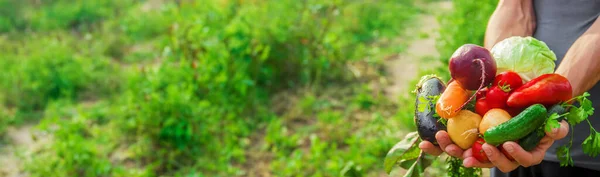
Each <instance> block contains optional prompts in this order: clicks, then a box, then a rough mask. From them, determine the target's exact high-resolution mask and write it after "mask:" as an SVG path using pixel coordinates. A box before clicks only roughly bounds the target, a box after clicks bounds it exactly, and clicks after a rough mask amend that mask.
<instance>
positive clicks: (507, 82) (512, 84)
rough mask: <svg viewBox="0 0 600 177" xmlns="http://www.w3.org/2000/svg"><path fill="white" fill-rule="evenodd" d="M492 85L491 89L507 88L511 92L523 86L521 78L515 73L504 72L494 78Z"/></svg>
mask: <svg viewBox="0 0 600 177" xmlns="http://www.w3.org/2000/svg"><path fill="white" fill-rule="evenodd" d="M492 84H493V85H492V86H493V87H496V86H500V87H504V86H508V87H509V88H510V91H513V90H516V89H517V88H519V87H521V85H523V79H521V76H519V74H517V73H515V72H512V71H504V72H502V73H500V74H498V75H497V76H496V78H495V79H494V82H493V83H492Z"/></svg>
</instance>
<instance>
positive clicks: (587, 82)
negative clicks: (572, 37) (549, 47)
mask: <svg viewBox="0 0 600 177" xmlns="http://www.w3.org/2000/svg"><path fill="white" fill-rule="evenodd" d="M556 73H558V74H561V75H563V76H565V77H566V78H567V79H569V81H570V82H571V85H572V86H573V95H574V96H575V95H581V94H582V93H583V92H585V91H587V90H589V89H591V88H592V87H593V86H594V85H595V84H596V83H597V82H598V81H599V80H600V18H598V19H596V21H595V22H594V24H592V26H591V27H590V28H589V29H588V30H587V31H586V32H585V33H583V34H582V35H581V36H580V37H579V38H578V39H577V40H576V41H575V43H573V45H572V46H571V48H569V51H567V54H566V55H565V58H564V59H563V61H562V62H561V63H560V65H559V66H558V69H557V70H556Z"/></svg>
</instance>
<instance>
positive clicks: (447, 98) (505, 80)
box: [384, 37, 600, 176]
mask: <svg viewBox="0 0 600 177" xmlns="http://www.w3.org/2000/svg"><path fill="white" fill-rule="evenodd" d="M555 60H556V56H555V55H554V53H553V52H552V51H551V50H550V49H549V48H548V46H546V44H545V43H544V42H542V41H539V40H537V39H535V38H532V37H511V38H508V39H505V40H503V41H501V42H500V43H498V44H496V45H495V46H494V48H492V50H491V52H490V51H488V50H487V49H485V48H483V47H480V46H477V45H473V44H466V45H463V46H461V47H460V48H458V49H457V50H456V52H455V53H454V54H453V55H452V57H451V58H450V61H449V70H450V75H451V76H452V79H451V80H450V81H448V84H447V85H446V84H445V83H444V82H443V81H442V79H440V78H438V77H436V76H435V75H426V76H423V77H422V78H421V81H420V82H419V84H418V85H417V88H416V90H415V93H416V96H417V97H416V108H415V123H416V126H417V129H418V131H417V132H416V133H409V134H408V135H407V136H406V138H405V139H404V140H402V141H401V142H399V143H398V144H396V145H395V146H394V147H393V148H392V149H391V150H390V151H389V153H388V155H387V156H386V159H385V162H384V166H385V169H386V171H387V172H388V173H390V172H391V170H392V169H393V168H394V167H396V166H400V167H402V168H405V169H407V170H408V171H407V173H406V175H405V176H420V175H421V174H422V173H423V171H424V169H425V168H426V167H427V166H428V165H430V164H431V161H432V160H433V159H435V157H433V156H430V155H427V154H425V153H424V152H422V151H421V150H420V149H419V148H418V144H419V143H420V142H421V141H430V142H432V143H433V144H434V145H437V142H436V139H435V134H436V133H437V132H438V131H440V130H446V131H447V132H448V135H449V136H450V139H451V140H452V141H453V142H454V144H456V145H458V146H459V147H460V148H462V149H464V150H466V149H469V148H473V149H472V152H473V156H474V157H475V158H476V159H477V160H479V161H480V162H488V159H487V156H486V155H485V153H484V152H483V150H482V149H481V146H482V145H483V144H485V143H488V144H490V145H494V146H498V147H499V149H500V150H501V151H502V152H503V153H504V154H505V156H506V157H507V158H508V159H511V160H513V159H512V157H510V155H509V154H508V153H506V151H504V150H503V149H502V148H501V147H502V146H501V145H502V144H503V143H504V142H507V141H514V142H518V143H519V145H520V146H521V147H523V149H524V150H527V151H530V150H532V149H534V148H535V147H536V146H537V145H538V144H539V142H540V140H541V139H542V138H543V137H544V136H545V131H547V132H550V131H551V130H552V129H554V128H558V127H560V124H559V121H562V120H563V119H564V120H566V121H568V122H569V124H570V126H571V129H570V130H571V131H573V126H575V125H576V124H579V123H581V122H583V121H587V122H588V124H589V125H590V130H591V131H590V133H591V134H590V135H589V137H588V138H587V139H586V140H585V141H584V142H583V144H582V146H583V150H584V153H585V154H587V155H590V156H593V157H595V156H597V155H598V154H599V153H600V134H599V133H598V132H596V130H595V129H594V128H593V127H592V126H591V124H590V123H589V120H587V118H588V116H590V115H592V114H593V112H594V108H593V107H592V106H591V104H592V103H591V101H590V100H588V99H587V97H588V96H589V93H587V92H586V93H584V94H583V95H580V96H575V97H573V95H572V92H573V90H572V87H571V84H570V83H569V80H567V78H565V77H563V76H561V75H559V74H554V73H553V72H554V67H555V65H554V62H555ZM572 139H573V138H572V136H571V143H569V144H568V145H564V146H561V147H559V149H558V150H557V157H558V159H559V160H560V161H561V166H567V165H573V161H572V159H571V158H570V154H569V149H570V147H571V145H572V144H573V143H572ZM448 162H449V163H450V165H449V174H450V176H464V174H461V173H465V170H467V171H468V169H464V167H462V166H461V167H460V168H458V167H457V164H460V165H462V162H461V160H460V159H456V158H453V157H451V159H449V160H448ZM460 165H458V166H460ZM461 168H463V169H461Z"/></svg>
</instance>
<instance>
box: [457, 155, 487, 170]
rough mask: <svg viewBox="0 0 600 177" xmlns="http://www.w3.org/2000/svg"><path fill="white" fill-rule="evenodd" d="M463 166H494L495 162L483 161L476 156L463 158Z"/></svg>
mask: <svg viewBox="0 0 600 177" xmlns="http://www.w3.org/2000/svg"><path fill="white" fill-rule="evenodd" d="M463 166H465V167H467V168H471V167H477V168H492V167H494V164H492V163H489V162H487V163H483V162H480V161H479V160H477V159H476V158H475V157H467V158H465V159H464V160H463Z"/></svg>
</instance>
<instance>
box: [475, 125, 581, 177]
mask: <svg viewBox="0 0 600 177" xmlns="http://www.w3.org/2000/svg"><path fill="white" fill-rule="evenodd" d="M568 133H569V124H568V123H567V122H566V121H564V120H563V121H562V122H561V123H560V127H559V128H556V129H554V130H552V132H546V136H545V137H544V138H542V140H541V141H540V144H539V145H538V146H537V147H535V149H533V150H532V151H531V152H527V151H525V150H524V149H523V148H521V146H519V144H517V143H515V142H512V141H509V142H506V143H504V144H502V147H503V148H504V149H505V150H506V151H507V152H508V154H510V155H511V156H512V157H513V158H514V159H515V161H511V160H508V158H506V157H505V156H504V154H502V152H500V150H498V148H496V147H494V146H492V145H489V144H487V143H486V144H484V145H483V146H482V148H483V151H485V153H486V155H487V156H488V159H489V160H490V162H488V163H482V162H479V161H478V160H477V159H475V157H473V153H472V150H471V149H468V150H467V152H465V155H464V156H463V157H464V160H463V165H464V166H465V167H479V168H491V167H497V168H498V169H499V170H500V171H502V172H505V173H506V172H510V171H513V170H515V169H517V168H518V167H519V166H524V167H530V166H533V165H537V164H540V163H541V162H542V160H544V156H545V154H546V151H547V150H548V148H550V146H552V144H553V143H554V141H555V140H559V139H562V138H564V137H565V136H567V134H568Z"/></svg>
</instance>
